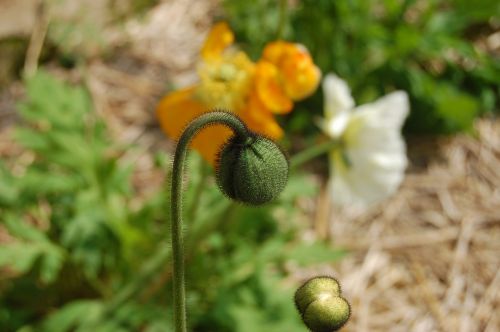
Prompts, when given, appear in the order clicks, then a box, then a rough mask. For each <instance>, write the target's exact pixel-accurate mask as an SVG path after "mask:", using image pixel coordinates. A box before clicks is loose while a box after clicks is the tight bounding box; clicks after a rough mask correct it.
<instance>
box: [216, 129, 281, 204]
mask: <svg viewBox="0 0 500 332" xmlns="http://www.w3.org/2000/svg"><path fill="white" fill-rule="evenodd" d="M288 168H289V166H288V159H287V158H286V156H285V154H284V153H283V151H282V150H281V149H280V148H279V147H278V145H276V143H274V142H273V141H271V140H270V139H267V138H265V137H262V136H258V135H252V136H249V137H247V138H245V139H243V138H241V137H239V136H233V137H232V138H231V139H230V140H229V141H228V142H227V143H226V144H225V145H224V146H223V147H222V149H221V151H220V152H219V156H218V160H217V164H216V172H217V175H216V180H217V184H218V185H219V188H220V189H221V191H222V192H223V193H224V194H225V195H226V196H228V197H229V198H231V199H234V200H236V201H239V202H242V203H245V204H249V205H260V204H264V203H267V202H270V201H272V200H273V199H275V198H276V197H278V195H279V194H280V193H281V192H282V191H283V189H284V188H285V186H286V182H287V180H288Z"/></svg>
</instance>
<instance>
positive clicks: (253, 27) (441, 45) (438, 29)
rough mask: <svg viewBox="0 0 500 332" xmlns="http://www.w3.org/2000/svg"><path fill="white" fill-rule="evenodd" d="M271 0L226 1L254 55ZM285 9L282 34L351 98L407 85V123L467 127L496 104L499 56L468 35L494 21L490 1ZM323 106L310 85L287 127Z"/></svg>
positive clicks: (425, 127) (413, 128) (318, 3)
mask: <svg viewBox="0 0 500 332" xmlns="http://www.w3.org/2000/svg"><path fill="white" fill-rule="evenodd" d="M278 2H279V1H270V0H258V1H254V2H252V5H248V2H247V1H244V0H231V1H229V0H228V1H225V2H224V5H225V10H226V16H227V19H228V20H229V21H230V23H231V26H232V27H233V29H235V31H236V33H237V40H239V41H241V42H242V47H243V48H244V49H246V50H247V51H248V52H249V53H250V54H251V55H252V56H253V57H254V58H256V57H258V55H259V54H260V52H261V51H262V48H263V47H264V44H265V43H266V42H267V41H269V40H273V39H275V38H276V32H277V31H278V25H279V4H278ZM287 2H288V3H290V4H291V3H292V2H289V1H287ZM286 17H287V20H285V22H286V27H285V39H287V40H292V41H296V42H299V43H302V44H304V45H305V46H306V47H307V48H308V49H309V50H310V52H311V54H312V56H313V59H314V60H315V61H316V63H317V64H318V65H319V66H320V68H321V70H322V72H323V73H324V74H326V73H327V72H330V71H333V72H335V73H337V74H338V75H339V76H341V77H342V78H344V79H346V80H347V81H348V82H349V84H350V86H351V87H352V89H353V95H354V97H355V99H356V101H357V103H365V102H369V101H373V100H375V99H376V98H377V97H378V96H381V95H384V94H386V93H387V92H389V91H392V90H395V89H403V90H405V91H407V92H408V93H409V94H410V99H411V114H410V117H409V119H408V122H407V125H406V129H407V130H408V131H410V132H419V133H423V132H435V133H436V132H437V133H451V132H456V131H461V130H470V129H471V128H472V121H473V119H474V118H475V117H477V116H479V115H481V114H485V113H488V112H494V111H498V107H499V103H500V102H499V100H500V88H499V87H500V58H499V57H498V56H496V57H495V56H493V55H491V54H487V53H486V52H485V51H484V50H481V49H480V47H478V46H477V45H475V44H474V42H475V41H477V40H478V39H480V38H484V37H485V36H487V35H488V34H491V33H493V32H494V28H493V26H494V25H495V24H496V25H497V26H498V24H500V22H499V21H498V20H499V18H500V3H499V2H498V1H496V0H479V1H472V2H471V1H466V0H426V1H423V0H418V1H417V0H376V1H362V0H352V1H348V0H339V1H331V0H301V1H299V2H297V3H295V2H294V5H293V6H291V5H290V8H289V10H288V14H287V16H286ZM321 113H322V98H321V92H318V93H317V94H316V95H315V96H314V98H312V99H309V100H308V101H305V102H303V103H301V104H300V105H299V106H298V108H297V110H296V111H295V112H293V113H292V116H291V119H290V122H289V129H292V130H294V131H302V132H303V131H312V130H313V127H312V124H313V123H314V121H312V118H313V117H314V116H317V115H319V114H321Z"/></svg>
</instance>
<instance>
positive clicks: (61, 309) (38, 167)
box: [0, 0, 500, 332]
mask: <svg viewBox="0 0 500 332" xmlns="http://www.w3.org/2000/svg"><path fill="white" fill-rule="evenodd" d="M220 20H225V21H227V22H228V23H229V25H230V27H231V28H232V29H233V31H234V32H235V36H236V38H235V39H236V44H237V46H238V47H239V48H241V49H242V50H244V51H245V52H247V54H248V55H249V56H250V58H251V59H252V60H257V59H258V58H259V56H260V54H261V52H262V49H263V48H264V46H265V45H266V43H268V42H270V41H273V40H275V39H276V38H277V31H278V30H280V31H281V36H282V38H283V39H285V40H289V41H294V42H297V43H301V44H303V45H304V46H305V47H307V49H308V50H309V52H310V53H311V56H312V58H313V60H314V62H315V63H316V64H317V65H318V67H319V68H320V69H321V71H322V73H323V74H324V75H325V74H326V73H328V72H335V73H337V74H338V75H339V76H340V77H342V78H344V79H345V80H346V81H347V82H348V84H349V86H350V87H351V89H352V94H353V97H354V99H355V100H356V104H364V103H368V102H372V101H374V100H376V99H377V98H379V97H381V96H383V95H385V94H387V93H389V92H390V91H393V90H396V89H399V90H404V91H406V92H407V93H408V95H409V98H410V104H411V106H410V108H411V111H410V115H409V117H408V119H407V121H406V123H405V125H404V128H403V133H404V136H405V140H406V143H407V147H408V159H409V165H408V168H407V170H406V173H405V178H404V181H403V183H402V184H401V187H400V188H399V190H398V191H397V193H395V194H394V195H392V196H391V197H390V198H388V199H387V200H385V201H384V202H382V203H380V204H378V205H377V206H373V207H371V208H369V209H367V210H364V211H362V212H360V211H356V212H353V211H349V210H348V209H343V208H338V207H336V206H334V205H333V204H332V203H331V197H329V196H330V194H329V191H328V186H327V182H328V178H329V172H328V159H327V158H326V156H321V157H318V158H316V159H313V160H311V161H310V162H308V163H306V164H305V165H303V166H302V167H301V168H300V170H298V171H296V172H295V173H294V174H293V175H292V176H291V177H290V181H289V184H288V186H287V188H286V190H285V192H284V193H283V195H282V196H281V198H280V199H279V200H278V201H277V202H275V203H273V204H270V205H267V206H265V207H260V208H250V207H246V206H241V205H237V204H234V203H231V202H229V201H228V200H227V199H226V198H225V197H224V196H222V194H220V193H219V191H218V190H217V187H216V185H215V182H214V179H213V176H212V173H213V172H212V169H211V168H210V166H208V165H207V164H206V163H205V162H203V161H202V159H201V158H200V157H199V156H198V155H197V154H196V153H191V154H190V160H189V168H188V169H189V170H188V174H187V178H188V179H189V181H188V183H189V184H188V186H187V187H188V188H187V189H186V193H185V199H184V206H185V207H186V208H185V210H186V212H185V213H186V220H187V221H186V223H187V233H186V234H187V235H186V242H187V244H186V250H187V257H186V259H187V269H188V270H187V274H188V283H187V287H188V295H187V296H188V313H189V324H190V327H191V330H193V331H217V332H221V331H222V332H224V331H242V332H246V331H248V332H255V331H284V330H286V331H289V332H295V331H297V332H300V331H306V328H305V327H304V326H303V325H302V323H301V321H300V317H299V315H298V314H297V313H296V311H295V308H294V304H293V301H292V297H293V292H294V290H295V289H296V288H297V287H298V286H299V285H300V284H301V282H302V281H304V280H306V279H307V278H310V277H312V276H314V275H318V274H320V275H332V276H334V277H336V278H337V279H338V280H339V281H340V282H341V284H342V286H343V295H344V297H345V298H347V299H348V300H349V301H350V303H351V306H352V311H353V314H352V317H351V320H350V322H349V323H348V324H347V325H346V326H345V327H344V330H345V331H490V332H493V331H499V330H500V315H499V314H498V307H499V305H500V189H499V188H500V122H499V121H498V118H497V115H498V112H499V104H500V99H499V98H500V84H499V83H500V3H499V2H498V1H494V0H476V1H466V0H375V1H361V0H360V1H354V0H338V1H327V0H290V1H273V0H257V1H253V2H248V1H244V0H233V1H229V0H228V1H216V0H213V1H212V0H206V1H189V0H170V1H168V0H165V1H159V0H73V1H63V0H45V1H43V0H22V1H18V0H1V1H0V331H6V332H9V331H22V332H29V331H50V332H57V331H61V332H65V331H84V332H85V331H110V332H115V331H147V332H153V331H172V319H171V316H172V309H171V300H170V297H171V287H172V286H171V268H170V254H171V253H170V249H169V245H170V244H169V220H168V219H169V208H170V207H169V203H168V202H169V192H168V185H167V184H168V178H169V169H170V162H171V153H172V151H173V148H174V142H173V141H172V140H170V139H168V138H167V137H166V136H165V135H164V134H163V133H162V131H161V130H160V127H159V125H158V121H157V120H156V117H155V113H154V110H155V107H156V105H157V103H158V101H159V100H160V98H161V97H162V96H163V95H165V94H167V93H168V92H169V91H173V90H175V89H178V88H182V87H185V86H188V85H190V84H193V83H195V82H197V80H198V76H197V72H196V68H197V63H198V61H199V52H200V48H201V46H202V44H203V41H204V40H205V37H206V35H207V33H208V31H209V30H210V28H211V27H212V25H213V24H214V23H215V22H217V21H220ZM323 97H324V96H323V94H322V91H321V89H318V91H317V92H316V93H315V94H314V95H312V96H311V97H309V98H307V99H305V100H303V101H301V102H299V103H297V104H296V105H295V107H294V109H293V111H292V112H291V113H290V114H287V115H285V116H280V117H279V119H278V121H279V123H280V125H281V126H282V127H283V128H284V131H285V137H284V138H283V140H282V141H281V144H282V145H283V146H284V147H285V148H286V149H287V150H288V151H289V152H290V154H291V155H293V154H295V153H297V152H298V151H301V150H303V149H306V148H307V147H310V146H314V145H315V144H317V143H318V142H321V141H323V140H324V134H322V133H321V131H320V130H319V129H318V127H317V121H316V119H317V118H318V117H319V116H321V115H322V114H323V108H324V105H323Z"/></svg>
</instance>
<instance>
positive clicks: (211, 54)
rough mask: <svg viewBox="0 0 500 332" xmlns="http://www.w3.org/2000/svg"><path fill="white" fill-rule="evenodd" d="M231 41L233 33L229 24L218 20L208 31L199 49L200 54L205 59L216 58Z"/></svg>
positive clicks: (232, 40)
mask: <svg viewBox="0 0 500 332" xmlns="http://www.w3.org/2000/svg"><path fill="white" fill-rule="evenodd" d="M233 42H234V34H233V32H232V31H231V29H230V28H229V25H228V24H227V23H226V22H219V23H217V24H215V25H214V26H213V27H212V29H211V30H210V32H209V33H208V36H207V38H206V39H205V43H204V44H203V47H202V49H201V56H202V58H204V59H205V60H208V59H211V58H217V57H219V56H220V55H221V53H222V51H224V49H226V48H227V47H228V46H229V45H231V44H232V43H233Z"/></svg>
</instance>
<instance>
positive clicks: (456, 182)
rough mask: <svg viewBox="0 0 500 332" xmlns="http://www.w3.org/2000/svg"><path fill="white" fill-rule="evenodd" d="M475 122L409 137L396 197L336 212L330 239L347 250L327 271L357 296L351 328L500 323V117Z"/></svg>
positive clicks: (496, 326)
mask: <svg viewBox="0 0 500 332" xmlns="http://www.w3.org/2000/svg"><path fill="white" fill-rule="evenodd" d="M476 129H477V136H478V137H477V138H473V137H471V136H468V135H458V136H456V137H452V138H442V139H434V140H427V141H423V142H419V141H418V140H417V139H416V140H414V141H413V142H410V157H413V164H412V166H411V168H410V170H409V172H408V174H407V176H406V180H405V181H404V183H403V185H402V187H401V189H400V191H399V192H398V193H397V195H395V196H394V197H393V198H392V199H391V200H389V201H388V202H386V203H385V204H383V205H382V206H380V207H379V208H375V209H373V210H372V211H370V212H369V213H367V214H364V215H363V216H358V217H355V218H352V217H351V218H350V217H348V216H346V215H345V214H342V213H340V214H336V215H335V216H333V217H332V219H331V229H330V230H331V237H332V240H333V242H334V243H336V244H337V245H340V246H343V247H345V248H348V249H350V250H351V254H350V255H349V256H348V257H347V258H346V259H344V260H342V261H341V262H340V264H339V265H338V266H337V267H336V268H335V269H331V268H326V270H327V271H324V272H329V273H333V274H334V275H337V276H338V277H339V279H340V280H341V282H342V284H343V286H344V292H345V296H346V297H347V298H348V299H349V300H350V301H351V303H352V306H353V317H352V321H351V322H350V324H348V325H347V326H346V328H345V330H346V331H464V332H465V331H467V332H469V331H499V330H500V316H499V314H498V306H499V304H500V121H498V120H496V121H495V120H481V121H479V122H478V123H477V126H476ZM426 156H427V157H426ZM429 156H432V157H429ZM422 159H424V162H422ZM425 159H427V160H425ZM419 163H420V165H419V166H416V164H419Z"/></svg>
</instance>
